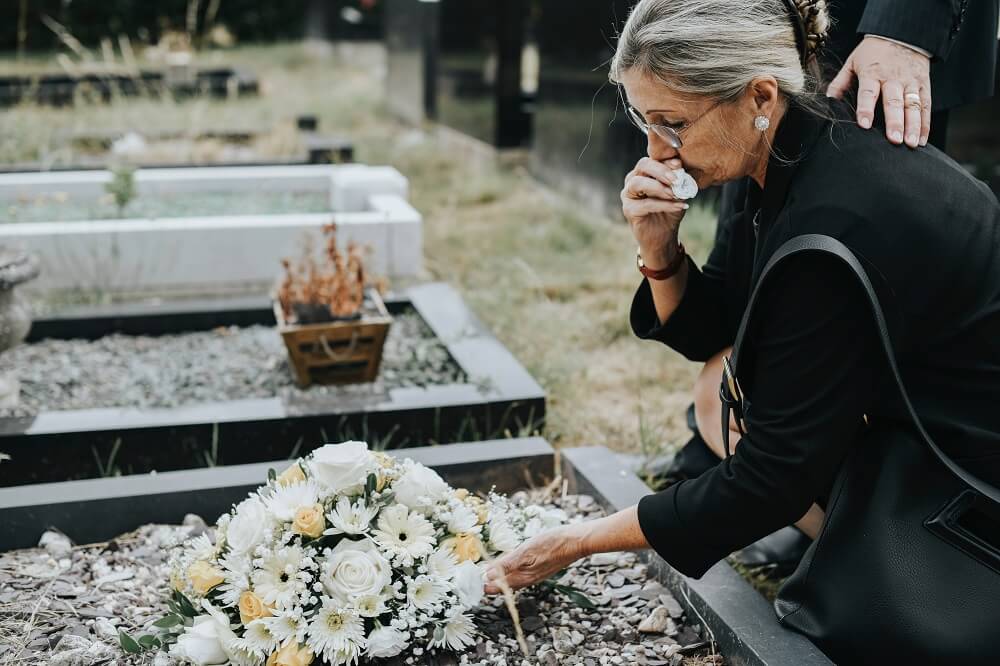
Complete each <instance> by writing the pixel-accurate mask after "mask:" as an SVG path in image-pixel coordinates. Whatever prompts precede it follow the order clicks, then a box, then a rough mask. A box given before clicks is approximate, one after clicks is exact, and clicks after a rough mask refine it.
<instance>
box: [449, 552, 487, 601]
mask: <svg viewBox="0 0 1000 666" xmlns="http://www.w3.org/2000/svg"><path fill="white" fill-rule="evenodd" d="M483 587H484V585H483V570H482V569H481V568H479V565H478V564H476V563H475V562H472V561H471V560H466V561H465V562H462V563H461V564H459V565H458V566H457V567H456V568H455V591H456V592H457V593H458V600H459V601H460V602H461V603H462V605H463V606H465V607H466V608H474V607H476V606H478V605H479V602H480V601H482V600H483Z"/></svg>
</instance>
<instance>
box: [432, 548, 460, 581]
mask: <svg viewBox="0 0 1000 666" xmlns="http://www.w3.org/2000/svg"><path fill="white" fill-rule="evenodd" d="M457 566H458V558H457V557H455V551H454V550H452V549H451V548H438V549H437V550H435V551H434V552H433V553H431V556H430V557H428V558H427V573H429V574H430V575H432V576H437V577H438V578H451V577H452V576H454V575H455V567H457Z"/></svg>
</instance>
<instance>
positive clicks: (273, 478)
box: [267, 467, 278, 481]
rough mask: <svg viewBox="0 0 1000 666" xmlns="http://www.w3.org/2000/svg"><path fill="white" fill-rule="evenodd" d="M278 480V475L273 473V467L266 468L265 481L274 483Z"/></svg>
mask: <svg viewBox="0 0 1000 666" xmlns="http://www.w3.org/2000/svg"><path fill="white" fill-rule="evenodd" d="M277 479H278V473H277V472H275V471H274V468H273V467H268V468H267V480H268V481H276V480H277Z"/></svg>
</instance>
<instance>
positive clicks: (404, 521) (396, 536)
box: [372, 504, 434, 560]
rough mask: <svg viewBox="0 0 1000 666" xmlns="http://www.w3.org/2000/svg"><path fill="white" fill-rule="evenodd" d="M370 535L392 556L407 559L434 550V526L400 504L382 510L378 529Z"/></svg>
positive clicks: (428, 553)
mask: <svg viewBox="0 0 1000 666" xmlns="http://www.w3.org/2000/svg"><path fill="white" fill-rule="evenodd" d="M372 536H373V537H374V539H375V541H376V543H378V545H379V546H381V547H382V548H384V549H386V550H387V551H388V552H390V553H392V554H393V556H398V557H402V558H403V559H407V560H413V559H416V558H420V557H425V556H427V555H430V554H431V553H432V552H433V551H434V526H433V525H431V523H430V521H429V520H427V519H426V518H424V517H423V516H421V515H420V514H419V513H415V512H411V511H410V510H409V509H407V508H406V507H405V506H403V505H402V504H396V505H394V506H390V507H387V508H385V509H383V510H382V513H381V514H380V515H379V518H378V529H377V530H375V531H374V532H372Z"/></svg>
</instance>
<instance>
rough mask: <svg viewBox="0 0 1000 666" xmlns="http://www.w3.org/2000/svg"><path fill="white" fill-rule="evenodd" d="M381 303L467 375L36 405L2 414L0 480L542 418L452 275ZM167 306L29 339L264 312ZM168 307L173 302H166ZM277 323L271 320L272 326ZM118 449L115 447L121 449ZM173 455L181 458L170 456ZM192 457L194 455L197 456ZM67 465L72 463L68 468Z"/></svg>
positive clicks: (73, 322) (534, 394)
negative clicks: (351, 390) (344, 435)
mask: <svg viewBox="0 0 1000 666" xmlns="http://www.w3.org/2000/svg"><path fill="white" fill-rule="evenodd" d="M387 305H388V306H389V308H390V310H393V309H395V310H397V311H398V310H399V309H401V308H403V307H405V306H406V305H411V306H412V307H413V308H414V309H415V310H416V311H417V312H418V313H419V314H420V316H421V317H422V318H423V319H424V321H425V322H427V324H428V326H430V328H431V329H432V330H433V331H434V334H435V335H436V336H437V337H438V339H440V340H441V341H442V343H443V344H444V345H445V346H446V347H447V348H448V352H449V353H450V354H451V356H452V358H453V359H454V360H455V361H456V362H457V363H458V365H459V366H461V367H462V369H463V370H464V371H465V373H466V375H467V376H468V377H469V382H468V383H465V384H440V385H431V386H427V387H407V388H397V389H392V390H389V391H387V392H386V393H384V394H359V395H350V396H344V397H337V398H333V397H321V398H310V397H309V396H308V395H306V396H304V397H302V398H301V399H300V398H298V397H296V398H295V399H291V398H289V399H283V398H280V397H274V398H260V399H247V400H232V401H227V402H218V403H211V404H198V405H190V406H181V407H176V408H156V409H138V408H104V409H86V410H64V411H50V412H42V413H41V414H38V415H36V416H35V417H33V418H7V419H0V451H2V452H4V453H7V454H9V455H10V456H11V457H12V460H9V461H5V462H3V463H2V465H0V486H10V485H15V484H30V483H36V482H40V481H50V480H53V479H59V480H65V479H66V478H81V476H89V475H90V474H85V475H81V474H78V475H76V476H75V477H74V475H73V473H72V470H74V469H78V468H91V467H95V465H94V456H98V455H100V456H101V457H102V459H103V458H104V457H105V456H109V455H110V453H109V452H110V451H111V450H112V448H113V446H114V442H115V441H116V440H121V443H122V446H121V449H120V450H121V453H120V454H118V457H117V460H118V461H120V462H121V467H122V469H123V470H125V471H126V473H127V472H128V471H129V470H128V467H126V464H128V465H131V466H132V469H133V470H135V471H148V470H151V469H159V470H167V469H183V468H186V467H190V466H191V463H190V460H191V459H193V458H195V457H197V460H199V461H200V460H201V457H202V455H203V454H202V453H201V452H202V451H207V450H210V447H212V446H213V442H217V444H218V449H217V450H218V457H217V460H220V461H222V463H223V464H239V463H249V462H259V461H261V460H270V459H273V458H277V457H280V456H282V455H287V452H288V451H289V450H290V447H291V446H292V445H293V444H294V443H295V442H296V441H297V440H299V439H300V438H301V440H302V446H303V448H302V452H303V453H305V452H306V451H308V450H310V449H312V448H314V447H316V446H318V445H320V444H321V443H322V441H323V439H324V438H325V437H327V436H332V435H333V434H336V433H338V432H344V431H346V430H349V431H350V432H351V433H352V434H354V436H358V437H360V436H362V435H367V434H371V435H372V436H375V434H382V435H385V434H386V433H390V432H392V431H393V430H396V431H397V432H400V433H408V434H412V436H413V437H414V438H417V439H418V440H419V441H422V442H426V441H431V440H432V439H434V440H437V441H439V442H448V441H455V439H456V438H459V437H460V438H461V439H463V440H466V439H470V438H479V437H480V436H481V435H487V436H488V435H489V434H490V433H494V432H497V431H498V430H500V431H502V430H503V429H510V430H512V431H515V432H516V431H518V430H519V429H521V428H528V427H537V426H540V424H541V423H542V421H543V420H544V417H545V392H544V390H543V389H542V388H541V386H539V385H538V383H537V382H536V381H535V379H534V378H533V377H532V376H531V375H530V374H529V373H528V371H527V370H525V369H524V367H523V366H522V365H521V364H520V363H519V362H518V361H517V359H516V358H515V357H514V356H513V355H512V354H511V353H510V351H508V350H507V349H506V348H505V347H504V346H503V345H502V344H501V343H500V342H499V341H498V340H497V339H496V338H494V337H493V335H492V334H491V333H490V332H489V331H488V330H487V329H486V327H485V326H484V325H483V324H482V322H480V321H479V319H477V318H476V316H475V315H474V314H473V313H472V311H471V310H469V308H468V307H467V306H466V305H465V303H464V301H463V300H462V298H461V296H459V294H458V293H457V292H456V291H455V290H454V289H452V288H451V287H450V286H448V285H446V284H443V283H431V284H425V285H420V286H416V287H411V288H410V289H408V290H406V292H404V293H403V294H401V295H397V296H393V297H390V298H388V299H387ZM183 307H184V309H183V310H179V311H178V310H177V309H172V308H171V307H163V306H160V307H156V306H131V307H122V306H117V307H109V308H106V309H105V310H103V311H102V310H96V311H95V310H93V309H89V310H84V311H81V312H79V313H77V314H76V315H72V314H71V315H65V316H63V317H59V318H53V319H48V320H41V321H37V322H35V325H34V327H33V329H32V332H31V334H30V336H29V339H28V340H29V342H30V341H32V340H39V339H43V338H46V337H48V338H90V339H95V338H98V337H101V336H103V335H107V334H109V333H112V332H121V333H126V334H130V335H141V334H147V335H163V334H169V333H177V332H182V331H194V330H211V329H214V328H216V327H219V326H231V325H239V326H248V325H253V324H265V325H273V324H274V313H273V310H272V308H271V304H270V302H269V301H268V300H267V299H264V298H256V299H251V298H243V299H237V300H234V301H223V302H202V303H199V304H195V305H185V306H183ZM173 308H177V306H176V305H175V306H173ZM275 335H277V332H276V333H275ZM123 456H124V457H123ZM178 461H181V462H180V463H178ZM198 464H199V465H200V464H201V462H199V463H198ZM67 470H70V472H69V473H67Z"/></svg>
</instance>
